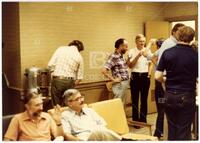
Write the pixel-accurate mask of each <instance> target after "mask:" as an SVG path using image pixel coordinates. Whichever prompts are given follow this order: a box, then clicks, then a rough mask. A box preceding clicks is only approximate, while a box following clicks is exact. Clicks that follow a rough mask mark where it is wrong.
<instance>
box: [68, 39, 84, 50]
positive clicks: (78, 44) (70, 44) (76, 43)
mask: <svg viewBox="0 0 200 143" xmlns="http://www.w3.org/2000/svg"><path fill="white" fill-rule="evenodd" d="M68 46H76V47H77V49H78V51H83V50H84V46H83V43H82V42H81V41H79V40H73V41H72V42H70V43H69V45H68Z"/></svg>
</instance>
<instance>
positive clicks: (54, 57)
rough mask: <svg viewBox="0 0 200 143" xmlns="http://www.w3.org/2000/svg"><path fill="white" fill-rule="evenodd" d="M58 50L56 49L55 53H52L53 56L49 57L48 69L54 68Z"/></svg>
mask: <svg viewBox="0 0 200 143" xmlns="http://www.w3.org/2000/svg"><path fill="white" fill-rule="evenodd" d="M59 51H60V50H59V49H57V50H56V51H55V52H54V54H53V56H52V57H51V59H50V61H49V63H48V67H50V68H54V67H55V65H56V60H57V58H58V55H59Z"/></svg>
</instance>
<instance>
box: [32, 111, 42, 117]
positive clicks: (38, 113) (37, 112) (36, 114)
mask: <svg viewBox="0 0 200 143" xmlns="http://www.w3.org/2000/svg"><path fill="white" fill-rule="evenodd" d="M41 112H42V110H38V111H36V112H34V113H33V116H34V117H38V116H39V115H40V114H41Z"/></svg>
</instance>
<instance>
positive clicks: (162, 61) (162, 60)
mask: <svg viewBox="0 0 200 143" xmlns="http://www.w3.org/2000/svg"><path fill="white" fill-rule="evenodd" d="M165 69H166V58H165V52H164V53H163V54H162V56H161V58H160V61H159V63H158V66H157V68H156V70H157V71H164V70H165Z"/></svg>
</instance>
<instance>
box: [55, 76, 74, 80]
mask: <svg viewBox="0 0 200 143" xmlns="http://www.w3.org/2000/svg"><path fill="white" fill-rule="evenodd" d="M53 79H74V77H65V76H53Z"/></svg>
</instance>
